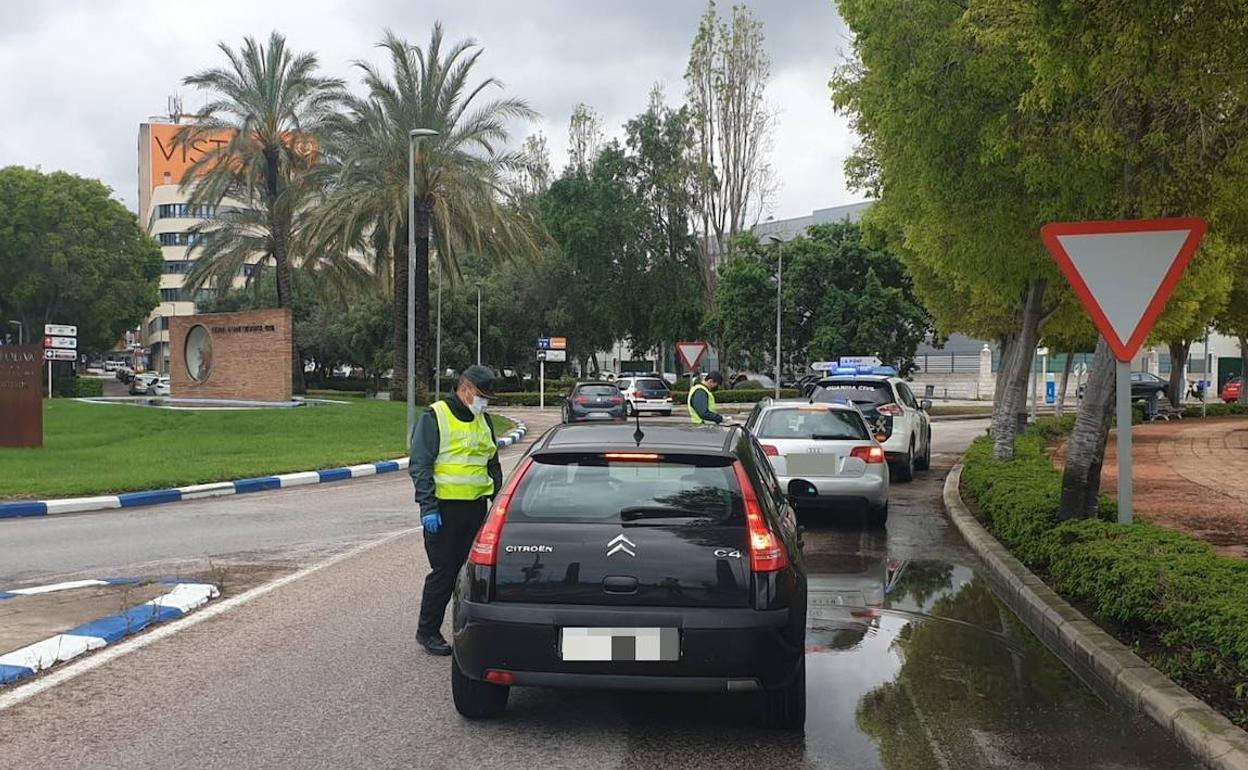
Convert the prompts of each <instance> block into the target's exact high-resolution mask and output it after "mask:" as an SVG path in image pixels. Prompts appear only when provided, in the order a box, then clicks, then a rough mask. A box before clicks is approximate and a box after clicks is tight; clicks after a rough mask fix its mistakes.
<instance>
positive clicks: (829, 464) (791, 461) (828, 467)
mask: <svg viewBox="0 0 1248 770" xmlns="http://www.w3.org/2000/svg"><path fill="white" fill-rule="evenodd" d="M784 459H785V465H786V466H787V467H788V474H787V475H789V476H835V475H836V466H837V462H836V460H837V456H836V455H834V454H790V455H785V456H784Z"/></svg>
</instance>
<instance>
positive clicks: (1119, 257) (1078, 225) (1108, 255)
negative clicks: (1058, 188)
mask: <svg viewBox="0 0 1248 770" xmlns="http://www.w3.org/2000/svg"><path fill="white" fill-rule="evenodd" d="M1204 236H1205V220H1203V219H1198V218H1194V217H1193V218H1175V219H1124V220H1118V221H1114V222H1054V223H1051V224H1047V225H1045V226H1044V227H1043V228H1041V230H1040V237H1041V239H1043V240H1044V245H1045V247H1046V248H1048V250H1049V252H1050V253H1051V254H1052V255H1053V258H1054V259H1055V260H1057V266H1058V267H1059V268H1061V270H1062V272H1063V273H1065V274H1066V279H1067V280H1068V281H1070V285H1071V288H1073V289H1074V290H1075V294H1076V295H1077V296H1078V297H1079V300H1080V301H1081V302H1083V306H1084V307H1085V308H1086V309H1087V311H1088V315H1090V316H1092V322H1093V323H1094V324H1096V328H1097V329H1098V330H1099V331H1100V332H1101V334H1102V335H1103V336H1104V337H1105V341H1106V342H1108V343H1109V347H1110V349H1111V350H1113V351H1114V355H1115V356H1116V357H1117V358H1118V360H1119V361H1130V360H1131V359H1132V358H1133V357H1134V356H1135V354H1136V353H1137V352H1138V351H1139V349H1140V346H1141V345H1143V344H1144V339H1145V338H1146V337H1147V336H1148V333H1149V332H1150V331H1151V330H1152V328H1153V324H1155V323H1156V322H1157V317H1158V316H1159V315H1161V311H1162V310H1163V309H1165V306H1166V301H1167V300H1168V299H1170V294H1171V293H1172V292H1173V291H1174V287H1175V286H1176V285H1177V284H1178V282H1179V279H1180V278H1182V277H1183V272H1184V271H1185V270H1187V265H1188V263H1190V262H1191V261H1192V255H1193V254H1195V253H1196V247H1198V246H1199V245H1200V240H1201V239H1202V238H1204Z"/></svg>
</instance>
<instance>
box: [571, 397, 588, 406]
mask: <svg viewBox="0 0 1248 770" xmlns="http://www.w3.org/2000/svg"><path fill="white" fill-rule="evenodd" d="M572 401H573V402H575V403H577V404H588V403H589V396H577V397H576V398H573V399H572Z"/></svg>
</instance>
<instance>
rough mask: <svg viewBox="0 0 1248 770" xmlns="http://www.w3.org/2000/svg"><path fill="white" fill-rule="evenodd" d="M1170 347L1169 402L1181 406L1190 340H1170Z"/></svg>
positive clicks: (1185, 396) (1185, 394)
mask: <svg viewBox="0 0 1248 770" xmlns="http://www.w3.org/2000/svg"><path fill="white" fill-rule="evenodd" d="M1167 347H1169V348H1170V395H1169V396H1168V398H1169V399H1170V403H1171V404H1172V405H1173V406H1176V407H1178V406H1182V405H1183V401H1184V400H1185V399H1186V398H1187V378H1186V377H1184V376H1183V373H1184V371H1185V370H1186V369H1187V353H1188V351H1189V350H1191V349H1192V341H1191V340H1172V341H1171V342H1170V343H1168V345H1167Z"/></svg>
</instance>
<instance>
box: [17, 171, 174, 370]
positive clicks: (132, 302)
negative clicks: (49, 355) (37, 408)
mask: <svg viewBox="0 0 1248 770" xmlns="http://www.w3.org/2000/svg"><path fill="white" fill-rule="evenodd" d="M163 265H164V262H163V261H162V260H161V257H160V246H159V245H158V244H157V243H156V241H154V240H153V239H152V238H151V236H149V235H147V233H145V232H144V231H143V228H142V227H140V225H139V221H138V219H136V218H135V216H134V214H132V213H130V212H129V211H128V210H126V207H125V206H123V205H122V204H121V203H120V202H118V201H116V200H114V199H113V198H112V197H111V196H110V194H109V189H108V188H107V187H105V186H104V184H103V183H101V182H99V181H97V180H95V179H84V178H82V177H79V176H74V175H72V174H66V173H63V172H56V173H53V174H43V173H41V172H39V171H36V170H33V169H27V168H21V167H20V166H8V167H7V168H0V324H4V328H0V337H3V336H4V335H5V334H6V333H9V332H11V333H13V340H14V341H15V342H16V340H17V329H15V328H13V327H11V326H9V325H8V322H9V321H10V320H16V321H21V323H22V325H23V328H24V330H25V337H26V340H27V341H28V342H34V341H37V340H38V339H39V338H40V336H41V335H42V334H43V325H44V324H45V323H57V324H72V325H74V326H77V327H78V342H79V345H80V346H81V348H82V350H83V351H84V352H86V351H104V350H109V349H111V348H112V347H113V345H114V344H115V343H116V342H117V341H118V340H119V339H121V337H122V335H123V334H124V333H125V332H126V330H128V329H133V328H134V327H135V326H136V325H138V323H139V322H140V321H142V320H143V318H144V316H146V315H147V313H148V312H149V311H150V310H151V309H152V308H153V307H155V306H156V304H157V303H158V302H159V301H160V294H159V293H158V292H157V287H158V286H159V282H160V274H161V272H162V267H163Z"/></svg>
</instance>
